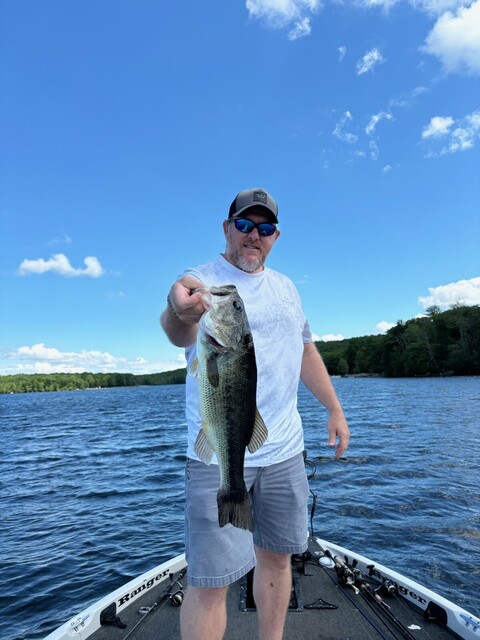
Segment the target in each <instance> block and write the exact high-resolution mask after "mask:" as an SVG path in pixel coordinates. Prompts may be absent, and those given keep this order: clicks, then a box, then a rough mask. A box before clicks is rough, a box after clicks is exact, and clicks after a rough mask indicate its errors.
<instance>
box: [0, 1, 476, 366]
mask: <svg viewBox="0 0 480 640" xmlns="http://www.w3.org/2000/svg"><path fill="white" fill-rule="evenodd" d="M0 6H1V16H0V18H1V34H0V36H1V45H0V47H1V60H2V61H1V65H2V68H1V71H2V76H1V82H2V112H1V140H2V143H1V144H2V168H1V184H0V191H1V201H0V223H1V245H0V248H1V262H0V276H1V280H2V284H1V308H2V309H1V327H0V328H1V336H0V344H1V347H0V373H1V374H9V373H19V372H26V373H34V372H46V373H48V372H54V371H84V370H87V371H131V372H133V373H142V372H155V371H162V370H166V369H169V368H175V367H178V366H180V365H182V362H183V361H182V353H181V350H179V349H177V348H175V347H173V346H172V345H170V344H169V343H168V341H167V339H166V338H165V336H164V335H163V334H162V332H161V330H160V328H159V324H158V318H159V315H160V313H161V312H162V310H163V308H164V306H165V296H166V293H167V291H168V289H169V287H170V284H171V283H172V282H173V281H174V280H175V278H176V277H177V276H178V275H179V274H180V273H181V272H182V271H183V269H184V268H185V267H187V266H195V265H197V264H199V263H202V262H205V261H207V260H209V259H211V258H213V257H214V256H216V255H217V254H218V253H219V252H221V251H223V249H224V238H223V232H222V227H221V223H222V220H223V219H224V218H225V217H226V214H227V211H228V206H229V204H230V202H231V200H232V199H233V197H234V196H235V195H236V193H237V192H238V191H240V190H242V189H245V188H250V187H259V186H261V187H264V188H266V189H267V190H268V191H269V192H270V193H271V194H272V195H273V196H274V197H275V198H276V200H277V202H278V204H279V219H280V228H281V231H282V235H281V237H280V238H279V240H278V243H277V244H276V246H275V247H274V249H273V252H272V254H271V255H270V259H269V260H270V261H269V266H271V267H272V268H275V269H279V270H281V271H283V272H285V273H286V274H287V275H289V276H290V277H291V279H292V280H293V281H294V282H295V284H296V285H297V287H298V290H299V292H300V295H301V297H302V300H303V305H304V309H305V312H306V314H307V316H308V318H309V321H310V325H311V328H312V330H313V331H314V333H315V334H316V335H317V336H318V337H327V338H329V337H330V338H332V337H337V338H339V337H344V338H349V337H354V336H361V335H368V334H373V333H379V332H381V331H385V330H386V329H387V328H388V327H389V326H391V325H392V324H394V323H396V322H397V321H398V320H400V319H402V320H408V319H410V318H413V317H415V316H417V315H418V314H421V313H423V312H424V311H425V308H426V307H428V306H429V305H430V304H438V305H440V306H441V307H442V308H448V307H449V305H451V304H453V303H455V302H462V303H465V304H480V223H479V219H480V179H479V174H480V172H479V167H480V162H479V160H480V0H475V1H473V2H472V1H467V0H463V2H459V1H456V0H416V1H413V0H369V1H367V0H357V1H355V0H349V1H348V2H347V1H343V2H342V1H340V0H324V1H323V2H320V1H318V0H247V2H245V0H238V1H237V0H229V1H228V2H227V1H225V0H210V2H207V3H206V2H199V1H198V0H162V1H159V0H155V1H153V0H137V1H136V2H132V1H126V0H115V2H113V1H111V0H102V1H101V2H98V1H96V0H82V1H81V2H80V1H78V0H70V1H69V2H65V0H43V1H42V2H38V1H37V0H1V1H0Z"/></svg>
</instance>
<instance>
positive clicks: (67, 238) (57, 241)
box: [47, 233, 72, 247]
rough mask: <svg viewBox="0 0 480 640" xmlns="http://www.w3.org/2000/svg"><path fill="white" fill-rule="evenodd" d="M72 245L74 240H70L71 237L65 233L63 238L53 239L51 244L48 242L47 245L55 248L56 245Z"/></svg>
mask: <svg viewBox="0 0 480 640" xmlns="http://www.w3.org/2000/svg"><path fill="white" fill-rule="evenodd" d="M71 243H72V239H71V238H70V236H67V234H66V233H65V234H64V235H63V236H57V237H55V238H52V239H51V240H50V241H49V242H47V245H48V246H49V247H53V246H55V245H56V244H71Z"/></svg>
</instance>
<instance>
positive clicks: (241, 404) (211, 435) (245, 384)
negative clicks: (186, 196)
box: [190, 285, 268, 531]
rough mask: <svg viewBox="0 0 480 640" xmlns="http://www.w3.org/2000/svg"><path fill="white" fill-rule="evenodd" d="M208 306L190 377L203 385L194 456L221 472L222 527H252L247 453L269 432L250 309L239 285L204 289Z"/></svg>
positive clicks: (201, 321) (201, 386)
mask: <svg viewBox="0 0 480 640" xmlns="http://www.w3.org/2000/svg"><path fill="white" fill-rule="evenodd" d="M201 291H202V292H203V293H204V296H206V299H207V300H208V303H209V305H210V306H209V309H208V310H207V311H205V313H204V314H203V315H202V317H201V319H200V323H199V329H198V336H197V357H196V359H195V360H194V362H193V363H192V366H191V368H190V373H191V374H192V375H196V376H197V378H198V383H199V394H200V413H201V416H202V420H203V423H202V428H201V430H200V432H199V434H198V437H197V440H196V442H195V453H196V454H197V455H198V457H199V458H200V460H202V461H203V462H205V463H206V464H210V462H211V459H212V456H213V453H214V452H215V454H216V456H217V461H218V464H219V469H220V488H219V490H218V493H217V505H218V524H219V525H220V526H221V527H223V526H225V525H226V524H228V523H231V524H232V525H233V526H235V527H239V528H241V529H249V530H250V531H252V529H253V519H252V513H251V510H250V504H249V501H248V495H247V489H246V486H245V481H244V477H243V467H244V461H245V449H246V448H248V450H249V451H250V452H252V453H253V452H254V451H256V450H257V449H258V448H259V447H260V446H261V445H262V444H263V443H264V442H265V440H266V438H267V435H268V432H267V428H266V426H265V424H264V422H263V420H262V418H261V416H260V414H259V413H258V410H257V404H256V393H257V365H256V361H255V350H254V346H253V338H252V333H251V330H250V326H249V324H248V319H247V315H246V313H245V307H244V304H243V301H242V299H241V297H240V296H239V294H238V292H237V289H236V287H235V286H234V285H224V286H221V287H209V288H205V289H201Z"/></svg>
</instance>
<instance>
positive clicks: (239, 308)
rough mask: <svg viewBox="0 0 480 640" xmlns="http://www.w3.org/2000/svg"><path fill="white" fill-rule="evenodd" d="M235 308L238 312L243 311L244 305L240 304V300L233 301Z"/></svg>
mask: <svg viewBox="0 0 480 640" xmlns="http://www.w3.org/2000/svg"><path fill="white" fill-rule="evenodd" d="M233 308H234V309H236V310H237V311H241V309H242V305H241V304H240V303H239V302H238V300H234V301H233Z"/></svg>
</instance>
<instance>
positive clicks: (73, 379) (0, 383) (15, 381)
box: [0, 369, 186, 393]
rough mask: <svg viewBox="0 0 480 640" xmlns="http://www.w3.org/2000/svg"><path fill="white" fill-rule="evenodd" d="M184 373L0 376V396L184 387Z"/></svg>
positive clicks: (184, 371) (181, 370) (183, 371)
mask: <svg viewBox="0 0 480 640" xmlns="http://www.w3.org/2000/svg"><path fill="white" fill-rule="evenodd" d="M185 376H186V370H185V369H175V370H174V371H164V372H162V373H151V374H145V375H134V374H133V373H42V374H40V373H34V374H16V375H11V376H0V393H26V392H29V391H73V390H75V389H97V388H99V387H102V388H104V387H139V386H143V385H160V384H183V383H185Z"/></svg>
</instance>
